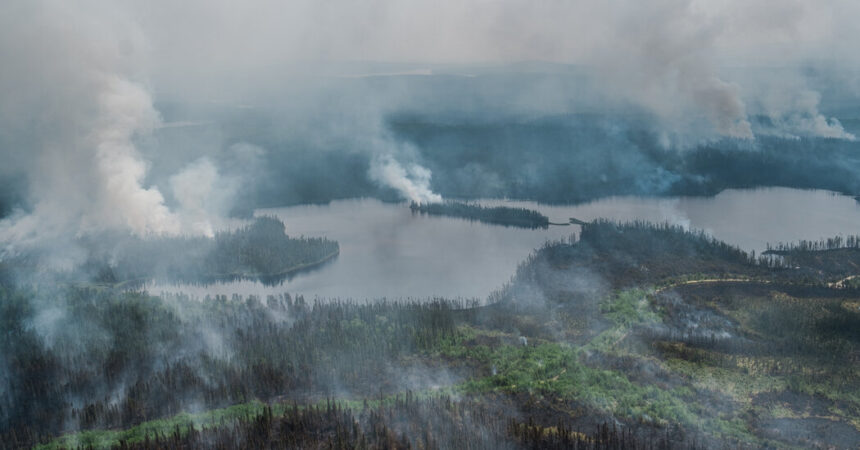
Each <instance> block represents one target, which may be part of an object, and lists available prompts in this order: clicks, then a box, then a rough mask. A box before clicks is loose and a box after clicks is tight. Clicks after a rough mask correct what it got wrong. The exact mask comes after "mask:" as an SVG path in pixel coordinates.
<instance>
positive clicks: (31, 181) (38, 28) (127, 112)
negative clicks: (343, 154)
mask: <svg viewBox="0 0 860 450" xmlns="http://www.w3.org/2000/svg"><path fill="white" fill-rule="evenodd" d="M90 6H92V5H90ZM85 9H86V8H77V7H73V6H67V5H66V4H65V3H62V2H50V1H45V2H23V1H21V2H19V1H15V0H11V1H10V2H4V3H3V4H2V5H0V60H2V61H3V64H4V70H3V71H0V99H2V100H3V101H2V102H0V130H3V131H2V132H0V145H2V148H0V150H2V152H3V154H2V157H3V159H4V160H6V161H8V162H9V163H8V164H9V165H8V166H7V167H5V168H4V169H5V170H8V171H11V172H12V173H16V172H20V173H24V174H26V178H27V184H28V194H29V195H28V200H29V206H28V209H27V210H20V211H17V212H16V213H14V214H13V215H12V216H11V217H9V218H7V219H5V220H3V221H0V255H2V254H4V253H16V252H17V251H18V250H19V249H23V248H27V247H29V246H36V245H42V246H44V247H52V248H55V249H57V248H59V247H60V246H66V247H68V246H70V245H71V244H70V241H71V240H72V238H74V237H76V236H80V235H82V234H87V233H93V232H100V231H104V230H120V231H124V232H131V233H132V234H135V235H138V236H149V235H175V234H179V233H188V234H200V233H208V232H211V230H210V228H211V227H207V226H205V225H201V224H200V223H199V222H200V217H201V214H200V211H201V210H205V209H206V208H205V207H201V206H199V205H195V204H193V201H198V202H199V201H201V198H202V197H205V195H206V194H205V193H203V194H200V193H199V192H198V193H197V194H195V195H185V194H184V193H183V192H180V191H177V189H181V188H183V187H185V186H186V185H183V184H182V183H178V184H177V186H178V188H177V186H174V188H175V189H174V194H175V197H177V198H179V199H180V200H182V202H181V206H182V207H187V208H188V209H189V210H191V211H192V212H193V214H194V216H195V218H194V220H185V219H183V215H184V213H183V212H182V211H171V210H170V208H168V206H167V204H166V202H165V197H164V195H162V191H160V190H159V188H158V187H157V186H152V185H149V184H148V182H147V173H148V171H149V167H150V163H149V162H148V161H147V158H146V155H143V154H142V153H141V152H140V150H139V147H138V146H137V145H136V143H137V140H138V139H141V138H144V137H146V136H148V135H149V134H150V133H151V132H152V131H153V130H154V129H155V128H157V127H158V126H159V125H160V123H161V119H160V115H159V113H158V111H156V109H155V107H154V105H153V100H152V96H151V94H150V91H149V89H148V88H147V87H146V85H145V84H144V82H142V81H141V80H144V79H145V77H144V76H142V74H143V73H144V72H145V70H143V68H142V67H141V64H142V62H145V61H146V58H145V57H144V49H146V47H147V45H146V40H145V39H144V38H143V34H142V32H141V30H139V29H137V27H136V26H135V22H134V21H133V20H131V18H130V17H127V15H126V13H125V12H123V11H122V10H120V9H115V7H111V6H106V7H104V8H101V7H100V8H93V9H91V10H89V11H88V12H87V13H84V12H82V10H85ZM10 142H11V143H12V144H10ZM216 173H217V171H216ZM210 178H211V177H210ZM210 186H211V183H210ZM195 188H197V189H199V187H198V186H195ZM189 224H190V226H189Z"/></svg>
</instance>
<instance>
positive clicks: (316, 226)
mask: <svg viewBox="0 0 860 450" xmlns="http://www.w3.org/2000/svg"><path fill="white" fill-rule="evenodd" d="M481 203H482V204H485V205H508V206H520V207H525V208H531V209H536V210H538V211H540V212H541V213H543V214H545V215H547V216H548V217H549V218H550V221H552V222H567V221H568V219H569V218H571V217H574V218H576V219H580V220H584V221H591V220H594V219H597V218H609V219H614V220H620V221H625V220H635V219H641V220H647V221H652V222H670V223H672V224H677V225H682V226H685V227H692V228H698V229H702V230H705V231H706V232H708V233H710V234H712V235H713V236H714V237H716V238H717V239H721V240H724V241H726V242H729V243H731V244H734V245H738V246H740V247H741V248H743V249H744V250H748V251H749V250H754V251H756V252H757V253H761V252H762V251H763V250H764V249H765V248H766V244H767V243H768V242H771V243H775V242H780V241H782V242H790V241H797V240H800V239H813V240H814V239H819V238H824V237H830V236H834V235H840V234H841V235H848V234H857V233H860V206H858V203H857V202H856V201H855V200H854V199H853V198H852V197H848V196H844V195H839V194H835V193H832V192H828V191H820V190H798V189H788V188H766V189H750V190H727V191H725V192H723V193H721V194H719V195H717V196H715V197H707V198H705V197H677V198H640V197H611V198H606V199H602V200H598V201H594V202H591V203H586V204H581V205H574V206H556V205H541V204H537V203H534V202H521V201H505V200H497V199H492V200H485V201H482V202H481ZM263 214H268V215H276V216H278V217H279V218H281V219H282V220H283V221H284V223H285V224H286V226H287V232H288V233H289V234H291V235H295V236H299V235H305V236H325V237H328V238H330V239H335V240H337V241H338V242H339V243H340V249H341V253H340V255H339V257H338V258H337V259H336V260H334V261H332V262H331V263H329V264H326V265H325V266H323V267H320V268H319V269H318V270H314V271H311V272H307V273H302V274H300V275H298V276H295V277H294V278H291V279H287V280H285V281H284V282H283V283H282V284H280V285H276V286H266V285H265V284H263V283H260V282H256V281H249V280H237V281H232V282H224V281H221V282H217V283H214V284H211V285H207V286H199V285H197V286H191V285H178V286H177V285H153V284H150V285H148V286H147V288H148V290H149V291H150V292H152V293H158V292H161V291H167V292H184V293H187V294H191V295H196V296H199V297H203V296H205V295H206V294H211V295H214V294H220V295H228V296H229V295H232V294H234V293H238V294H241V295H250V294H253V295H261V296H265V295H268V294H279V293H284V292H290V293H301V294H304V295H305V296H306V297H310V298H313V297H322V298H341V299H348V298H349V299H368V298H383V297H385V298H426V297H433V296H444V297H462V298H472V297H478V298H485V297H486V296H487V294H489V293H490V292H491V291H492V290H494V289H496V288H498V287H499V286H501V285H502V284H503V283H504V282H505V281H507V280H508V279H509V278H510V276H511V275H512V274H513V273H514V271H515V269H516V265H517V264H518V263H519V262H520V261H521V260H523V259H524V258H525V256H526V255H528V253H529V252H530V251H532V250H533V249H534V248H536V247H539V246H540V245H542V244H543V243H544V242H546V241H547V240H558V239H566V238H567V237H568V236H570V234H571V233H578V231H579V226H577V225H571V226H551V227H550V228H548V229H522V228H512V227H504V226H494V225H487V224H482V223H478V222H470V221H468V220H464V219H457V218H449V217H434V216H426V215H413V214H412V212H411V211H410V210H409V207H408V205H406V204H385V203H382V202H380V201H378V200H374V199H355V200H342V201H336V202H332V203H331V204H329V205H306V206H296V207H289V208H272V209H264V210H259V211H257V215H263Z"/></svg>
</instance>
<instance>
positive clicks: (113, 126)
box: [56, 76, 181, 235]
mask: <svg viewBox="0 0 860 450" xmlns="http://www.w3.org/2000/svg"><path fill="white" fill-rule="evenodd" d="M158 122H159V116H158V113H157V112H156V111H155V109H154V108H153V106H152V100H151V99H150V97H149V94H147V92H146V91H145V90H144V89H143V88H141V87H140V86H139V85H136V84H134V83H131V82H129V81H127V80H123V79H122V78H119V77H118V76H108V77H107V80H106V82H105V84H104V90H103V91H102V92H100V93H99V113H98V118H97V119H96V121H95V128H94V129H93V130H91V132H90V133H91V136H90V137H89V139H87V140H86V141H85V142H84V145H85V146H86V147H87V148H88V149H90V151H91V153H89V154H87V155H86V157H87V160H88V162H90V163H92V164H93V165H94V166H95V167H96V169H97V170H96V179H95V180H91V181H92V182H94V183H95V188H96V191H95V192H94V194H95V198H93V199H91V201H90V202H87V203H85V204H82V205H70V206H71V207H78V208H80V209H81V211H80V214H81V229H82V230H90V229H100V228H102V229H103V228H127V229H129V230H131V231H132V232H133V233H135V234H138V235H148V234H177V233H179V232H180V231H181V222H180V220H179V218H178V217H177V216H176V214H174V213H171V212H170V210H169V209H168V208H167V206H166V205H165V204H164V197H163V196H162V195H161V192H159V190H158V188H156V187H150V188H147V187H144V185H143V183H144V180H145V179H146V171H147V164H146V162H145V161H144V160H143V159H142V158H141V156H140V154H139V153H138V151H137V149H136V148H135V146H134V143H133V139H134V138H135V136H136V135H138V134H141V133H148V132H150V131H151V130H152V129H153V128H154V127H155V126H156V125H157V124H158ZM56 156H58V157H60V155H56Z"/></svg>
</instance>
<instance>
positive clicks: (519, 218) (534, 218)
mask: <svg viewBox="0 0 860 450" xmlns="http://www.w3.org/2000/svg"><path fill="white" fill-rule="evenodd" d="M409 208H410V209H411V210H412V212H413V213H421V214H428V215H431V216H449V217H460V218H463V219H468V220H473V221H478V222H483V223H490V224H495V225H505V226H510V227H520V228H548V227H549V225H550V222H549V218H548V217H547V216H545V215H543V214H541V213H539V212H537V211H534V210H531V209H526V208H511V207H508V206H492V207H487V206H481V205H478V204H476V203H465V202H458V201H452V200H448V201H445V202H441V203H416V202H412V203H411V204H410V205H409Z"/></svg>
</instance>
